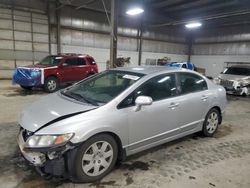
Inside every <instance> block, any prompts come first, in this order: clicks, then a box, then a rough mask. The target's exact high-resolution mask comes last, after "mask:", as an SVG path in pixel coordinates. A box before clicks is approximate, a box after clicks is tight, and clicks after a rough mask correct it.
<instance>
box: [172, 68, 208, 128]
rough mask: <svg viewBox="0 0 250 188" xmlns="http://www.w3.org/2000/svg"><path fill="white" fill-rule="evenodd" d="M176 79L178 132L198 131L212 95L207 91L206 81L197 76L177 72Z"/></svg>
mask: <svg viewBox="0 0 250 188" xmlns="http://www.w3.org/2000/svg"><path fill="white" fill-rule="evenodd" d="M177 78H178V90H179V93H180V97H179V99H180V105H179V118H178V119H179V122H178V123H179V126H180V130H181V132H186V131H192V130H194V129H199V128H201V126H202V123H203V121H204V118H205V116H206V113H207V112H208V110H209V104H210V100H211V96H212V93H211V92H210V91H209V90H208V87H207V83H206V80H205V79H204V78H202V77H201V76H199V75H197V74H193V73H187V72H179V73H177Z"/></svg>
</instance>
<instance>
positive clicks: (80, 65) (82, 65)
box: [75, 58, 89, 81]
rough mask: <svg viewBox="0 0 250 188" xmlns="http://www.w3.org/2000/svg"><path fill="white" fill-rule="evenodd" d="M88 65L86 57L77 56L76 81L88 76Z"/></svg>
mask: <svg viewBox="0 0 250 188" xmlns="http://www.w3.org/2000/svg"><path fill="white" fill-rule="evenodd" d="M88 73H89V71H88V65H87V63H86V60H85V59H84V58H77V67H76V69H75V74H76V79H77V80H76V81H78V80H82V79H84V78H86V77H87V76H88Z"/></svg>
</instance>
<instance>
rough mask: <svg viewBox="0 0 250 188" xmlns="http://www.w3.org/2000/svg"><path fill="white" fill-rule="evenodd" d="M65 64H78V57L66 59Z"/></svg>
mask: <svg viewBox="0 0 250 188" xmlns="http://www.w3.org/2000/svg"><path fill="white" fill-rule="evenodd" d="M64 64H66V66H76V65H78V62H77V58H70V59H66V60H65V62H64Z"/></svg>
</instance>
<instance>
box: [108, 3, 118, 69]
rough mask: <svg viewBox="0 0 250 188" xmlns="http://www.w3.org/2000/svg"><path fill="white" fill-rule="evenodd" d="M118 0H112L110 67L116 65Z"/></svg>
mask: <svg viewBox="0 0 250 188" xmlns="http://www.w3.org/2000/svg"><path fill="white" fill-rule="evenodd" d="M118 1H119V0H111V23H110V24H111V31H110V65H109V67H110V68H113V67H114V62H115V60H116V58H117V23H118V3H119V2H118Z"/></svg>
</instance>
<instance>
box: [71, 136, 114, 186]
mask: <svg viewBox="0 0 250 188" xmlns="http://www.w3.org/2000/svg"><path fill="white" fill-rule="evenodd" d="M72 156H73V157H72ZM117 156H118V148H117V143H116V141H115V139H114V138H113V137H112V136H110V135H108V134H99V135H96V136H93V137H91V138H90V139H88V140H87V141H86V142H84V143H83V144H82V145H81V146H80V147H79V148H78V149H77V151H76V152H72V155H71V157H69V158H68V165H69V166H68V169H69V171H70V172H69V173H70V176H71V179H72V180H73V181H75V182H95V181H97V180H100V179H102V178H103V177H104V176H106V175H107V174H108V173H109V172H110V171H111V170H112V169H113V167H114V165H115V163H116V160H117Z"/></svg>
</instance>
